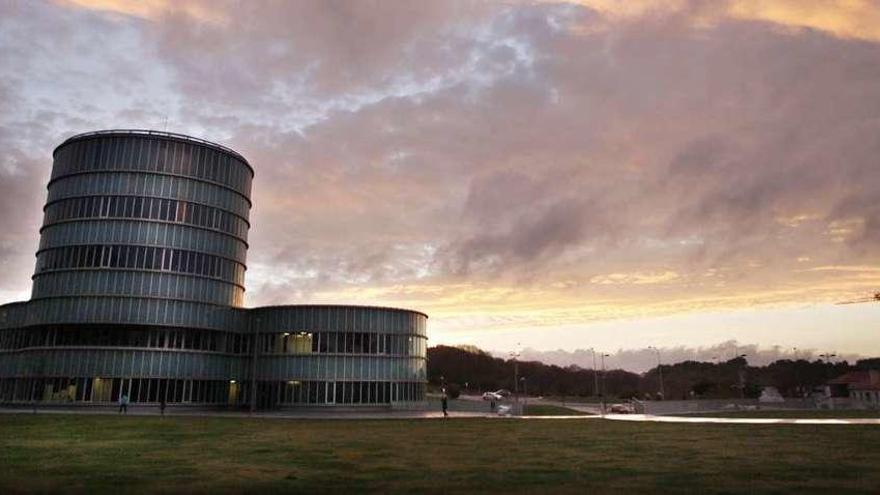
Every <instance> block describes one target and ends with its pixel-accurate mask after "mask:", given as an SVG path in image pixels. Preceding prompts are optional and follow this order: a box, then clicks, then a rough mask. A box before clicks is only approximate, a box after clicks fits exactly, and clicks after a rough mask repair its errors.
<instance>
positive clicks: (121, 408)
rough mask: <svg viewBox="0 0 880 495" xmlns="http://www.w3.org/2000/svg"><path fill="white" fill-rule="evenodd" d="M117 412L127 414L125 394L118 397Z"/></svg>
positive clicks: (126, 397)
mask: <svg viewBox="0 0 880 495" xmlns="http://www.w3.org/2000/svg"><path fill="white" fill-rule="evenodd" d="M119 412H120V413H125V414H128V396H127V395H125V394H122V395H120V396H119Z"/></svg>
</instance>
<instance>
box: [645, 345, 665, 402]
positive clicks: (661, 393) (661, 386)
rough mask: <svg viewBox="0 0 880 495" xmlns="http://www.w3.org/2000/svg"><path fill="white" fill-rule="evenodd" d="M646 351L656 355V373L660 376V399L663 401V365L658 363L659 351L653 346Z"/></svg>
mask: <svg viewBox="0 0 880 495" xmlns="http://www.w3.org/2000/svg"><path fill="white" fill-rule="evenodd" d="M648 349H653V350H654V352H656V353H657V373H658V374H659V375H660V397H662V398H663V399H664V400H665V399H666V391H665V390H664V389H663V364H662V363H661V362H660V349H657V348H656V347H654V346H648Z"/></svg>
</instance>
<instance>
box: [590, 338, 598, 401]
mask: <svg viewBox="0 0 880 495" xmlns="http://www.w3.org/2000/svg"><path fill="white" fill-rule="evenodd" d="M590 352H592V353H593V396H594V397H596V396H598V395H599V373H598V371H599V370H597V369H596V349H593V348H592V347H590Z"/></svg>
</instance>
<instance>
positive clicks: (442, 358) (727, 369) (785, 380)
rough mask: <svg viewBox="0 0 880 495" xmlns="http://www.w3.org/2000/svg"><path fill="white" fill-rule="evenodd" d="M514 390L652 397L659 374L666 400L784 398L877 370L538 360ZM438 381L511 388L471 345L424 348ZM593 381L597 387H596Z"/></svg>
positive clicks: (526, 365) (510, 379)
mask: <svg viewBox="0 0 880 495" xmlns="http://www.w3.org/2000/svg"><path fill="white" fill-rule="evenodd" d="M517 367H518V376H519V378H520V381H519V387H518V388H519V390H520V391H522V390H523V388H525V389H526V391H527V392H528V394H529V395H543V396H561V397H565V396H579V397H591V396H599V395H601V394H602V392H603V390H604V392H605V395H606V396H609V397H617V398H629V397H639V398H656V397H657V396H658V393H659V391H660V375H661V371H662V375H663V389H664V392H665V397H666V398H667V399H685V398H730V397H740V396H744V397H758V395H760V393H761V390H762V389H763V388H764V387H766V386H773V387H776V388H777V389H778V390H779V392H780V393H781V394H782V395H783V396H785V397H802V396H804V395H806V394H809V393H810V392H811V391H812V390H813V389H814V388H815V387H818V386H821V385H822V384H824V383H825V382H826V381H827V380H829V379H832V378H834V377H837V376H840V375H842V374H844V373H846V372H848V371H854V370H857V369H872V368H873V369H878V368H880V359H876V358H875V359H865V360H861V361H858V362H857V363H856V364H855V365H851V364H849V363H847V362H845V361H843V362H838V363H826V362H824V361H818V360H817V361H807V360H805V359H800V360H789V359H783V360H779V361H776V362H774V363H771V364H770V365H768V366H749V365H748V363H747V361H746V360H745V359H744V358H736V359H731V360H729V361H726V362H721V363H717V364H716V363H706V362H697V361H685V362H682V363H676V364H671V365H663V366H662V367H661V368H657V367H655V368H653V369H651V370H649V371H648V372H646V373H644V374H641V375H640V374H637V373H631V372H629V371H624V370H608V371H607V372H606V373H604V376H603V373H602V372H601V371H599V372H594V371H593V370H590V369H583V368H580V367H578V366H567V367H560V366H555V365H547V364H544V363H540V362H537V361H519V362H518V363H517ZM441 377H442V380H443V381H444V382H445V383H446V384H447V385H449V386H450V387H451V388H454V389H461V390H463V391H466V392H483V391H487V390H498V389H501V388H506V389H509V390H511V391H512V390H514V362H513V361H512V360H505V359H501V358H497V357H493V356H491V355H490V354H488V353H486V352H484V351H481V350H480V349H477V348H475V347H463V348H461V347H449V346H437V347H431V348H429V349H428V381H429V383H430V384H432V385H434V386H439V385H440V383H441ZM597 382H598V389H597Z"/></svg>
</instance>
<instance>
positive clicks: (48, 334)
mask: <svg viewBox="0 0 880 495" xmlns="http://www.w3.org/2000/svg"><path fill="white" fill-rule="evenodd" d="M258 342H259V344H258V345H259V347H258V349H259V351H260V352H261V353H262V354H319V353H320V354H334V353H340V354H389V355H399V356H425V354H426V351H427V349H426V345H427V342H426V341H425V339H424V338H420V337H414V336H411V335H398V334H384V333H365V332H316V333H306V332H299V333H286V332H285V333H279V334H269V335H260V336H259V340H258ZM59 346H82V347H144V348H155V349H185V350H195V351H214V352H225V353H233V354H246V355H247V354H249V353H250V349H249V348H250V345H249V339H248V338H247V336H245V335H242V334H237V333H227V332H217V331H211V330H202V329H195V328H193V329H168V328H162V327H159V328H143V327H126V326H121V325H111V326H101V325H95V326H71V325H53V326H46V327H37V328H19V329H14V330H6V331H0V350H12V349H24V348H28V347H59Z"/></svg>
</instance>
